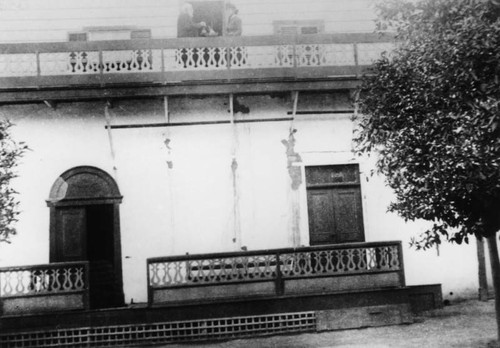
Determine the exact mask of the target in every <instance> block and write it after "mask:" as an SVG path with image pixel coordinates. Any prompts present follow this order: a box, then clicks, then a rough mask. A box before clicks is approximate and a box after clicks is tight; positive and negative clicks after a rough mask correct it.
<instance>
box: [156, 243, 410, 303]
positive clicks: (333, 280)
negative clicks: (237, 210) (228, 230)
mask: <svg viewBox="0 0 500 348" xmlns="http://www.w3.org/2000/svg"><path fill="white" fill-rule="evenodd" d="M401 250H402V249H401V242H377V243H353V244H340V245H326V246H318V247H304V248H297V249H277V250H263V251H252V252H235V253H220V254H204V255H188V256H174V257H163V258H152V259H148V302H149V304H150V305H158V304H168V303H176V302H193V301H213V300H221V299H234V298H242V297H254V296H283V295H300V294H311V293H323V292H343V291H351V290H366V289H378V288H386V287H401V286H404V285H405V280H404V267H403V259H402V251H401Z"/></svg>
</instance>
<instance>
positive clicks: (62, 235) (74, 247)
mask: <svg viewBox="0 0 500 348" xmlns="http://www.w3.org/2000/svg"><path fill="white" fill-rule="evenodd" d="M54 227H55V237H56V238H55V245H53V246H51V248H52V247H53V248H54V250H55V255H54V257H53V258H54V259H52V260H51V262H69V261H86V260H87V214H86V211H85V208H84V207H68V208H59V209H57V210H56V221H55V226H54Z"/></svg>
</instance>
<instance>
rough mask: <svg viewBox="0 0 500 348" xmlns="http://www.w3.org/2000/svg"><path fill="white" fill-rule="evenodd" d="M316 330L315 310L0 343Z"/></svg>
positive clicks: (141, 340)
mask: <svg viewBox="0 0 500 348" xmlns="http://www.w3.org/2000/svg"><path fill="white" fill-rule="evenodd" d="M315 330H316V315H315V313H314V312H297V313H281V314H273V315H256V316H241V317H233V318H215V319H199V320H189V321H176V322H165V323H153V324H136V325H120V326H105V327H94V328H91V327H90V328H89V327H85V328H76V329H59V330H47V331H38V332H21V333H15V334H0V346H1V347H4V348H14V347H15V348H24V347H38V348H46V347H61V346H64V347H73V348H84V347H103V346H106V347H112V346H120V347H124V346H131V345H138V344H159V343H163V344H165V343H175V342H193V341H207V340H222V339H232V338H239V337H249V336H252V337H253V336H264V335H272V334H278V333H292V332H312V331H315Z"/></svg>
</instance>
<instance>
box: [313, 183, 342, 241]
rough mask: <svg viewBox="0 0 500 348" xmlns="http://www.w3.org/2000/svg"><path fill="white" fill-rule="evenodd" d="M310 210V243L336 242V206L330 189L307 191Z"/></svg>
mask: <svg viewBox="0 0 500 348" xmlns="http://www.w3.org/2000/svg"><path fill="white" fill-rule="evenodd" d="M307 206H308V210H309V231H310V244H311V245H317V244H328V243H333V242H334V234H333V233H332V231H334V229H335V219H334V206H333V201H332V195H331V192H330V190H312V191H308V192H307Z"/></svg>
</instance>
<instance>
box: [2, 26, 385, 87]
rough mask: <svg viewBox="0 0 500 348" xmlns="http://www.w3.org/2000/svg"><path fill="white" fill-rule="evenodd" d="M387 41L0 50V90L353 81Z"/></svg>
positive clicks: (212, 41)
mask: <svg viewBox="0 0 500 348" xmlns="http://www.w3.org/2000/svg"><path fill="white" fill-rule="evenodd" d="M391 41H392V39H391V37H385V38H381V37H379V36H378V35H374V34H331V35H326V34H324V35H307V36H299V37H276V36H262V37H218V38H190V39H155V40H131V41H101V42H64V43H39V44H32V43H30V44H0V86H1V88H16V87H38V88H40V87H57V86H68V85H70V86H71V85H75V86H76V85H100V86H104V85H112V84H122V83H161V84H167V83H178V82H181V81H186V80H190V81H193V80H194V81H199V80H218V81H223V80H224V81H227V80H235V79H256V78H257V79H258V78H265V79H273V78H314V77H316V78H326V77H331V76H345V75H352V76H356V75H358V74H359V73H360V72H361V69H362V68H363V67H366V66H368V65H370V64H371V63H372V61H373V60H374V59H376V58H378V57H379V56H380V54H381V53H382V52H383V51H391V50H392V48H393V43H392V42H391Z"/></svg>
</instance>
